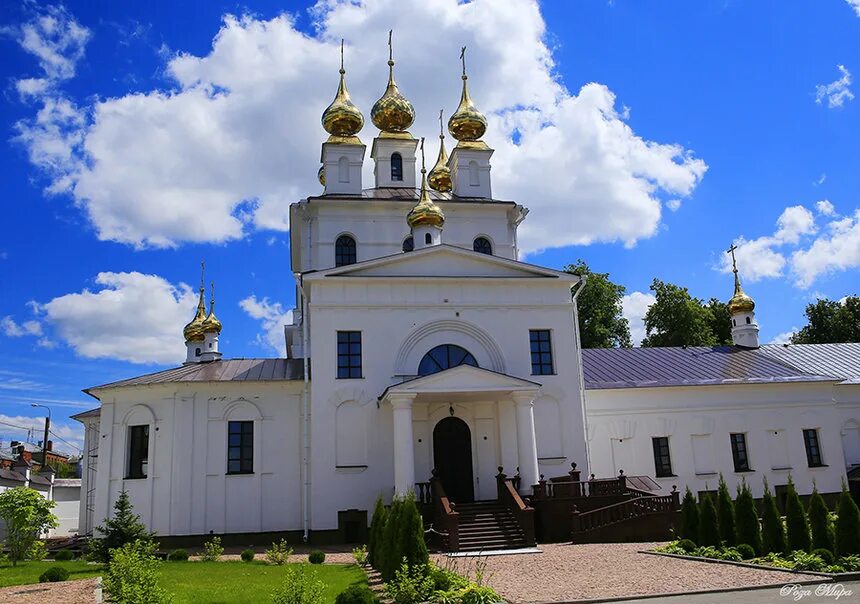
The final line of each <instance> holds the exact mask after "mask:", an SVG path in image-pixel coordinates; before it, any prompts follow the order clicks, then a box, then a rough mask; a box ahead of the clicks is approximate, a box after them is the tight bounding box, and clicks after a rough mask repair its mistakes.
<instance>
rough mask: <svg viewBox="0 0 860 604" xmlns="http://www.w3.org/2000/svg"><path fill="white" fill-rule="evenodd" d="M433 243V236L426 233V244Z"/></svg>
mask: <svg viewBox="0 0 860 604" xmlns="http://www.w3.org/2000/svg"><path fill="white" fill-rule="evenodd" d="M431 243H433V237H432V236H431V235H430V233H424V244H425V245H430V244H431Z"/></svg>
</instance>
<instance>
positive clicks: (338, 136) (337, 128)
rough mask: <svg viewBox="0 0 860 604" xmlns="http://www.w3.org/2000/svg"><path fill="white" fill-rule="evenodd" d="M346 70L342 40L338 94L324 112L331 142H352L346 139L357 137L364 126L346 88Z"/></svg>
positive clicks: (324, 123)
mask: <svg viewBox="0 0 860 604" xmlns="http://www.w3.org/2000/svg"><path fill="white" fill-rule="evenodd" d="M345 74H346V70H345V69H344V68H343V40H341V41H340V84H338V87H337V94H336V95H335V96H334V100H333V101H332V102H331V105H329V106H328V107H327V108H326V110H325V111H323V114H322V120H321V121H322V125H323V128H325V131H326V132H328V133H329V134H330V135H331V137H330V138H329V142H351V141H347V140H344V139H350V138H352V137H355V135H356V134H358V133H359V131H361V129H362V128H363V127H364V116H363V115H362V114H361V111H359V109H358V107H356V106H355V105H353V104H352V100H351V99H350V98H349V91H348V90H347V89H346V79H345V78H344V75H345Z"/></svg>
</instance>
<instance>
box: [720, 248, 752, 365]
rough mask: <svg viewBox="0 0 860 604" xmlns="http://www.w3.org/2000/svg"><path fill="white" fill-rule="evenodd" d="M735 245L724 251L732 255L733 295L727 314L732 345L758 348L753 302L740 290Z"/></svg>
mask: <svg viewBox="0 0 860 604" xmlns="http://www.w3.org/2000/svg"><path fill="white" fill-rule="evenodd" d="M736 249H738V247H737V246H736V245H734V244H733V245H732V246H731V247H729V249H728V250H726V253H727V254H731V255H732V272H733V273H734V274H735V293H734V295H733V296H732V298H731V300H729V313H730V314H731V317H732V343H733V344H734V345H735V346H742V347H744V348H758V347H759V340H758V323H757V322H756V320H755V301H754V300H753V299H752V298H750V297H749V296H748V295H747V294H746V293H745V292H744V290H743V288H741V280H740V278H739V277H738V265H737V261H736V260H735V250H736Z"/></svg>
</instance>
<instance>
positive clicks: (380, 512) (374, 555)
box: [367, 497, 388, 570]
mask: <svg viewBox="0 0 860 604" xmlns="http://www.w3.org/2000/svg"><path fill="white" fill-rule="evenodd" d="M387 516H388V510H386V509H385V504H384V503H383V502H382V497H378V498H377V499H376V507H375V508H374V509H373V518H372V519H371V521H370V538H369V540H368V544H367V559H368V561H369V562H370V565H371V566H372V567H373V568H375V569H377V570H379V563H380V561H381V558H382V552H383V551H384V545H383V543H382V538H383V535H384V532H385V520H386V518H387Z"/></svg>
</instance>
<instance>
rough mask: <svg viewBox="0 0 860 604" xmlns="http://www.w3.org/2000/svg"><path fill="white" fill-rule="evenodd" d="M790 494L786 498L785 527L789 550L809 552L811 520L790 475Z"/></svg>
mask: <svg viewBox="0 0 860 604" xmlns="http://www.w3.org/2000/svg"><path fill="white" fill-rule="evenodd" d="M787 491H788V495H787V497H786V500H785V529H786V537H787V539H786V544H787V546H788V551H791V552H795V551H801V552H808V551H809V546H810V543H811V542H810V539H809V520H808V519H807V518H806V511H805V510H804V509H803V504H802V503H801V502H800V495H798V494H797V489H795V488H794V481H793V480H792V479H791V476H789V477H788V489H787Z"/></svg>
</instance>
